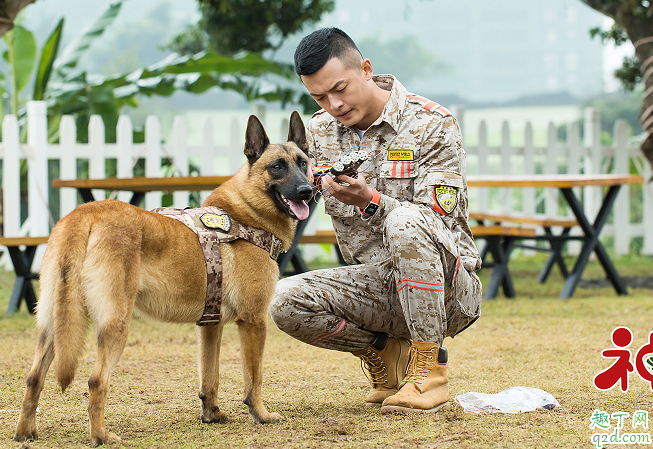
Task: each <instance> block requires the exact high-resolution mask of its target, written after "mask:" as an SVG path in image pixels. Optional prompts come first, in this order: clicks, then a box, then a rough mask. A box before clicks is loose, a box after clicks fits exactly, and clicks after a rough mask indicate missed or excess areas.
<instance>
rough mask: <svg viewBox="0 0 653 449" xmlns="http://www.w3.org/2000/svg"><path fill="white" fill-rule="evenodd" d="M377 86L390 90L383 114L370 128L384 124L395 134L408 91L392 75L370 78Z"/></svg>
mask: <svg viewBox="0 0 653 449" xmlns="http://www.w3.org/2000/svg"><path fill="white" fill-rule="evenodd" d="M372 79H373V80H374V82H375V83H376V84H377V86H379V87H381V88H382V89H385V90H390V96H389V97H388V101H386V103H385V107H384V108H383V112H381V115H380V116H379V118H377V119H376V120H375V121H374V123H372V125H371V126H374V125H379V124H381V123H382V122H386V123H387V124H388V125H390V126H391V127H392V129H394V130H395V132H397V130H398V129H399V125H400V123H401V115H402V111H403V110H404V106H405V105H406V95H407V94H408V91H407V90H406V88H405V87H404V86H403V85H402V84H401V83H400V82H399V81H398V80H397V78H395V77H394V76H393V75H374V76H373V77H372Z"/></svg>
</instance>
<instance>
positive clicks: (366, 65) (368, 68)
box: [361, 58, 374, 81]
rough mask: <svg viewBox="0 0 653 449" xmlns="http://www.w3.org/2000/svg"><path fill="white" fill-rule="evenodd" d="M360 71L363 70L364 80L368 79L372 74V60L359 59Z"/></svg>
mask: <svg viewBox="0 0 653 449" xmlns="http://www.w3.org/2000/svg"><path fill="white" fill-rule="evenodd" d="M361 71H362V72H363V75H364V76H365V80H367V81H369V80H371V79H372V75H374V68H373V67H372V61H370V60H369V59H367V58H366V59H363V60H362V61H361Z"/></svg>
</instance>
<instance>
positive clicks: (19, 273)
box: [0, 237, 48, 315]
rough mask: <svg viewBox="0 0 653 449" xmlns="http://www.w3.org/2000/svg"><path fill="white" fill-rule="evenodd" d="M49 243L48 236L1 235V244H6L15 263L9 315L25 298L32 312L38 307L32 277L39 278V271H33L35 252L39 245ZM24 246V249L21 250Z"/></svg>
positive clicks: (12, 261)
mask: <svg viewBox="0 0 653 449" xmlns="http://www.w3.org/2000/svg"><path fill="white" fill-rule="evenodd" d="M45 243H48V237H0V245H3V246H6V247H7V251H8V252H9V257H10V258H11V263H12V264H13V265H14V272H15V273H16V282H14V288H13V290H12V292H11V298H10V299H9V307H7V315H10V314H12V313H15V312H17V311H18V309H19V308H20V303H21V301H22V300H23V299H25V304H26V305H27V308H28V310H29V312H30V313H34V311H35V309H36V294H35V293H34V288H33V286H32V279H38V277H39V275H38V273H32V263H33V262H34V254H36V248H37V247H38V246H39V245H43V244H45ZM21 247H24V248H25V249H24V250H21Z"/></svg>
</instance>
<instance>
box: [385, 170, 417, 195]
mask: <svg viewBox="0 0 653 449" xmlns="http://www.w3.org/2000/svg"><path fill="white" fill-rule="evenodd" d="M418 168H419V164H418V162H417V161H385V162H383V163H382V164H381V170H380V172H379V178H380V179H379V183H380V184H381V185H380V186H379V187H380V189H383V192H384V193H385V194H386V195H388V196H391V197H393V198H396V199H398V200H399V201H410V200H412V199H413V194H414V185H413V184H414V180H415V177H416V176H417V173H418Z"/></svg>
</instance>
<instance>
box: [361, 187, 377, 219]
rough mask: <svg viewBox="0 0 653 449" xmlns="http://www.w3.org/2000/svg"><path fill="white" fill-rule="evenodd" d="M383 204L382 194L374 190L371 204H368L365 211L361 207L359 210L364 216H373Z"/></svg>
mask: <svg viewBox="0 0 653 449" xmlns="http://www.w3.org/2000/svg"><path fill="white" fill-rule="evenodd" d="M380 202H381V194H380V193H379V192H378V190H376V189H372V199H371V200H370V202H369V203H368V204H367V206H366V207H365V209H361V208H360V207H359V208H358V210H359V211H360V212H361V214H363V215H368V216H369V215H373V214H374V212H376V210H377V209H378V208H379V203H380Z"/></svg>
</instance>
